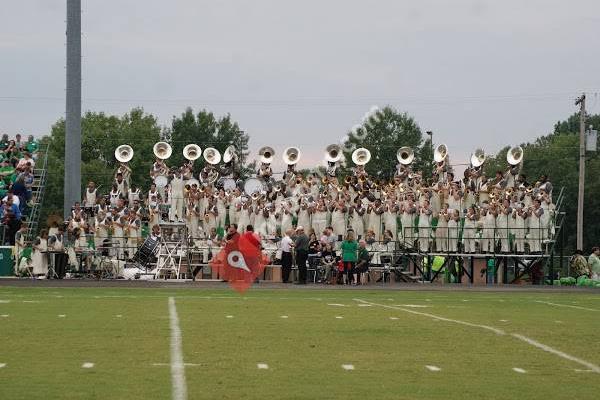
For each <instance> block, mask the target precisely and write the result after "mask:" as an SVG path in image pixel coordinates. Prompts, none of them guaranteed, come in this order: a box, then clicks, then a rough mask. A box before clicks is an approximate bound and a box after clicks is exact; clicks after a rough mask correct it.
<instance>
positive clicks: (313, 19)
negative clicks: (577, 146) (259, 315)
mask: <svg viewBox="0 0 600 400" xmlns="http://www.w3.org/2000/svg"><path fill="white" fill-rule="evenodd" d="M65 4H66V0H37V1H32V0H21V1H3V2H2V12H1V15H0V55H1V57H0V132H6V133H9V134H11V135H13V134H14V133H17V132H24V133H35V134H44V133H47V132H48V131H49V128H50V126H51V124H52V123H53V122H54V121H56V120H57V119H58V118H60V117H61V116H63V115H64V87H65V70H64V65H65V14H66V12H65V7H66V5H65ZM82 9H83V17H82V31H83V42H82V43H83V99H84V100H83V109H84V110H94V111H106V112H108V113H117V114H123V113H125V112H126V111H128V110H129V109H130V108H131V107H134V106H142V107H144V109H145V110H146V111H148V112H151V113H153V114H154V115H156V116H157V117H158V118H159V120H160V122H161V124H168V123H169V122H170V120H171V117H172V116H173V115H175V114H179V113H181V112H182V111H183V110H184V108H185V107H186V106H192V107H193V108H194V109H195V110H198V109H201V108H207V109H209V110H211V111H214V112H215V113H216V114H224V113H227V112H230V113H231V115H232V116H233V118H234V119H235V120H237V121H238V122H239V124H240V127H241V128H242V129H244V130H245V131H246V132H248V133H249V134H250V138H251V148H252V149H253V150H255V149H257V148H258V147H260V146H261V145H264V144H269V145H272V146H273V147H275V149H276V151H277V152H278V154H277V158H278V159H279V158H280V155H281V151H282V150H283V148H284V147H286V146H289V145H296V146H299V147H300V148H301V150H302V151H303V160H301V163H300V165H301V166H302V167H304V166H306V167H308V166H312V165H309V164H311V163H314V162H316V160H318V159H319V160H320V159H321V157H322V152H323V149H324V147H325V146H326V145H327V144H329V143H335V142H338V141H339V140H340V139H341V138H342V137H343V135H344V133H345V132H346V131H347V130H348V129H350V128H351V127H352V126H353V125H355V124H356V123H359V122H360V119H361V117H362V115H363V114H364V113H365V112H366V111H368V109H369V108H370V107H371V106H373V105H378V106H384V105H387V104H390V105H392V106H394V107H396V108H397V109H399V110H401V111H406V112H408V113H409V114H410V115H412V116H414V117H415V119H416V121H417V122H418V124H419V125H420V126H421V128H422V129H423V131H425V130H432V131H433V132H434V141H435V142H437V143H440V142H446V143H447V144H448V147H449V150H450V154H451V155H452V161H454V162H460V161H465V160H466V157H467V155H468V154H469V153H470V152H471V151H472V150H473V149H474V148H475V147H479V146H481V147H483V148H484V149H485V150H486V151H489V152H493V151H497V150H498V149H499V148H501V147H503V146H505V145H510V144H516V143H519V142H523V141H527V140H531V139H533V138H535V137H537V136H539V135H542V134H545V133H548V132H549V131H551V129H552V126H553V124H554V122H556V121H557V120H558V119H563V118H566V117H567V116H569V115H570V114H571V113H573V112H574V111H576V108H575V106H574V104H573V100H574V98H575V97H576V96H577V95H579V94H580V93H581V92H582V91H584V90H585V91H587V92H588V98H589V102H588V109H589V110H590V112H594V113H600V101H599V99H598V96H597V95H596V94H595V93H596V92H600V51H599V49H600V47H599V41H600V40H599V39H600V1H598V0H571V1H564V0H518V1H517V0H503V1H476V0H469V1H465V0H453V1H442V0H438V1H434V0H419V1H414V0H413V1H403V0H385V1H384V0H373V1H365V0H363V1H356V0H343V1H342V0H335V1H333V0H319V1H315V0H304V1H294V2H292V1H287V0H252V1H250V0H248V1H242V0H238V1H222V0H221V1H217V0H213V1H210V2H209V1H199V0H169V1H165V0H160V1H159V0H144V1H141V0H83V1H82Z"/></svg>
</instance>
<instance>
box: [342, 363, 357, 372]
mask: <svg viewBox="0 0 600 400" xmlns="http://www.w3.org/2000/svg"><path fill="white" fill-rule="evenodd" d="M342 368H344V369H345V370H346V371H353V370H354V365H352V364H342Z"/></svg>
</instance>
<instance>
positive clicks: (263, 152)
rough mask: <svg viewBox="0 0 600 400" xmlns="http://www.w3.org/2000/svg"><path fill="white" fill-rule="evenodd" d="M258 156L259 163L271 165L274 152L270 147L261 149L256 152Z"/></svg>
mask: <svg viewBox="0 0 600 400" xmlns="http://www.w3.org/2000/svg"><path fill="white" fill-rule="evenodd" d="M258 156H259V157H260V162H261V163H263V164H271V163H272V162H273V157H275V150H274V149H273V148H272V147H270V146H264V147H261V148H260V149H259V150H258Z"/></svg>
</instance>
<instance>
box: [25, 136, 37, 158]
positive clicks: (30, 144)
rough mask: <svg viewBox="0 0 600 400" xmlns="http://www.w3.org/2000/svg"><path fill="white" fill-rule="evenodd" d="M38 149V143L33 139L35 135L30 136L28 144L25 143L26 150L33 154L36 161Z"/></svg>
mask: <svg viewBox="0 0 600 400" xmlns="http://www.w3.org/2000/svg"><path fill="white" fill-rule="evenodd" d="M38 148H39V144H38V142H37V141H36V140H35V139H34V138H33V135H29V136H28V137H27V143H25V150H27V151H28V152H29V153H31V154H33V158H34V159H35V158H36V153H37V151H38Z"/></svg>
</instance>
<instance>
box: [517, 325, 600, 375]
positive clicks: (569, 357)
mask: <svg viewBox="0 0 600 400" xmlns="http://www.w3.org/2000/svg"><path fill="white" fill-rule="evenodd" d="M511 336H513V337H516V338H517V339H519V340H522V341H524V342H525V343H528V344H530V345H532V346H535V347H537V348H538V349H542V350H544V351H547V352H548V353H552V354H555V355H557V356H559V357H561V358H564V359H565V360H570V361H573V362H576V363H577V364H581V365H583V366H584V367H587V368H588V369H589V370H590V371H594V372H596V373H598V374H600V367H599V366H597V365H595V364H592V363H591V362H589V361H585V360H582V359H581V358H577V357H575V356H572V355H570V354H567V353H564V352H562V351H560V350H557V349H555V348H553V347H550V346H548V345H545V344H543V343H540V342H538V341H535V340H533V339H531V338H528V337H527V336H523V335H520V334H518V333H512V334H511Z"/></svg>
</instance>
